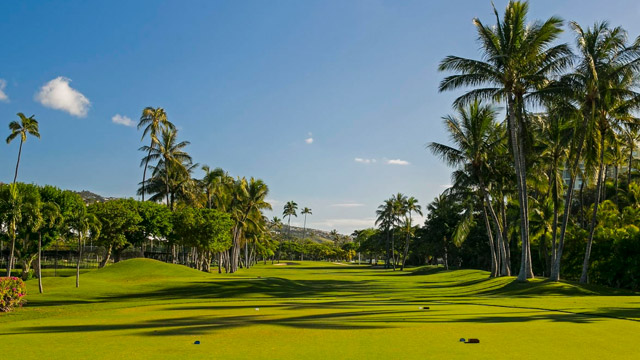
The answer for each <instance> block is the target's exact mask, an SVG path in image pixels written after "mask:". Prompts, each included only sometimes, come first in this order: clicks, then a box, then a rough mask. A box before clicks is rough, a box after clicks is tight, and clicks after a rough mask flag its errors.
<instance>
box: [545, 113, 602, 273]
mask: <svg viewBox="0 0 640 360" xmlns="http://www.w3.org/2000/svg"><path fill="white" fill-rule="evenodd" d="M594 106H595V105H594V104H593V102H592V108H593V107H594ZM592 117H593V114H592ZM588 120H589V119H588V118H587V117H586V116H584V117H583V121H582V126H581V127H580V128H579V129H578V130H579V131H578V139H577V142H576V154H575V158H574V160H573V164H572V167H571V169H570V170H569V184H568V185H567V194H566V195H565V200H564V212H563V216H562V227H561V229H560V240H559V241H558V251H557V254H556V261H555V263H554V264H553V267H552V269H551V275H550V276H549V280H551V281H559V280H560V262H561V261H562V251H563V250H564V239H565V236H566V234H567V226H568V225H569V216H571V200H572V198H573V187H574V184H575V180H576V179H575V177H576V175H577V174H578V169H579V167H580V158H581V157H582V148H583V145H584V137H585V131H586V129H587V124H588ZM584 180H585V179H582V185H584Z"/></svg>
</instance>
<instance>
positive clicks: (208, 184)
mask: <svg viewBox="0 0 640 360" xmlns="http://www.w3.org/2000/svg"><path fill="white" fill-rule="evenodd" d="M202 170H204V172H205V174H204V178H203V179H202V186H203V187H204V190H205V194H206V197H207V206H208V208H209V209H213V208H214V205H216V204H215V203H214V200H215V199H217V198H219V197H220V196H221V194H222V190H223V188H224V186H225V180H226V178H227V177H228V174H227V173H226V172H225V171H224V170H222V168H215V169H213V170H211V168H210V167H209V166H207V165H203V166H202ZM216 207H217V206H216Z"/></svg>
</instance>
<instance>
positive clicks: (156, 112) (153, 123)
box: [138, 106, 175, 201]
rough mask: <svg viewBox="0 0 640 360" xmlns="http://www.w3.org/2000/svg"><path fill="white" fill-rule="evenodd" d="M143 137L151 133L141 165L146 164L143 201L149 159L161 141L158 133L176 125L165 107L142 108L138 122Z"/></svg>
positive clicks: (143, 178)
mask: <svg viewBox="0 0 640 360" xmlns="http://www.w3.org/2000/svg"><path fill="white" fill-rule="evenodd" d="M143 128H144V130H143V131H142V138H141V139H140V141H142V140H144V138H145V137H146V136H147V134H148V135H149V137H150V138H151V144H150V145H149V146H148V147H147V150H145V151H147V156H145V157H144V158H143V159H142V162H141V163H140V166H144V170H143V171H142V201H144V194H145V189H144V187H145V180H146V178H147V168H148V167H149V161H150V160H151V151H152V149H154V148H155V147H156V145H157V144H158V143H159V139H158V134H159V133H160V132H161V131H162V129H163V128H169V129H174V128H175V127H174V125H173V124H172V123H171V122H170V121H169V120H168V119H167V113H166V112H165V111H164V109H163V108H161V107H158V108H153V107H150V106H147V107H146V108H144V110H142V115H141V116H140V121H139V122H138V130H140V129H143Z"/></svg>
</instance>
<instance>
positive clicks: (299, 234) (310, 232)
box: [280, 223, 345, 243]
mask: <svg viewBox="0 0 640 360" xmlns="http://www.w3.org/2000/svg"><path fill="white" fill-rule="evenodd" d="M288 232H289V227H288V226H287V224H286V223H284V224H283V226H282V229H280V233H281V234H284V235H287V234H288ZM303 235H304V228H301V227H297V226H293V225H291V236H292V237H294V238H296V239H303ZM338 235H339V236H340V237H344V236H345V235H342V234H338ZM306 238H307V239H311V241H315V242H317V243H324V242H334V241H335V237H334V236H332V235H331V233H330V232H329V231H324V230H318V229H311V228H307V232H306Z"/></svg>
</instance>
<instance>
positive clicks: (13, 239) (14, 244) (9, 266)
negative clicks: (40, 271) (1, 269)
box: [7, 226, 16, 277]
mask: <svg viewBox="0 0 640 360" xmlns="http://www.w3.org/2000/svg"><path fill="white" fill-rule="evenodd" d="M14 229H15V226H14ZM15 251H16V232H15V230H14V231H13V235H12V236H11V251H10V252H9V261H8V262H7V277H11V267H12V265H13V257H14V256H15V255H14V254H15Z"/></svg>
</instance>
